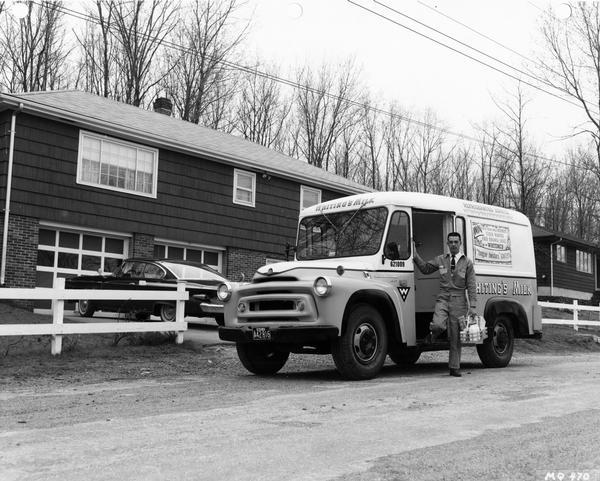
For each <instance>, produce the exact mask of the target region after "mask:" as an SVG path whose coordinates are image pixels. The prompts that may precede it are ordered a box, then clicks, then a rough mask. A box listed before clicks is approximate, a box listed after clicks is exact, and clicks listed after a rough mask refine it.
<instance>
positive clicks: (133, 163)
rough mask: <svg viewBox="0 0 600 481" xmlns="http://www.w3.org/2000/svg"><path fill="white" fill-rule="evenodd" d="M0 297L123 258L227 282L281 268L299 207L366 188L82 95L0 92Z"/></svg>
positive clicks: (109, 266) (231, 139) (230, 139)
mask: <svg viewBox="0 0 600 481" xmlns="http://www.w3.org/2000/svg"><path fill="white" fill-rule="evenodd" d="M0 162H1V164H0V202H2V206H3V207H4V211H3V215H2V225H3V231H2V233H1V235H2V251H1V256H2V265H1V268H0V284H2V285H3V286H8V287H33V286H51V285H52V283H53V281H54V279H56V278H57V277H67V276H72V275H76V274H82V273H95V272H96V271H97V270H98V269H101V270H103V271H104V272H110V271H112V270H113V269H114V268H115V267H116V266H117V265H118V264H119V263H120V262H121V260H122V259H123V258H126V257H129V256H140V257H146V256H157V257H169V258H178V259H188V260H195V261H201V262H204V263H206V264H208V265H210V266H212V267H214V268H216V269H218V270H220V271H221V272H223V273H225V274H226V275H227V276H229V277H231V278H234V279H236V278H239V275H240V274H241V273H244V274H245V275H246V276H249V275H252V273H253V272H254V270H255V269H256V268H257V267H259V266H260V265H263V264H265V262H269V261H271V260H278V259H284V258H285V245H286V243H290V244H293V243H294V240H295V231H296V223H297V218H298V214H299V211H300V209H301V208H303V207H306V206H309V205H312V204H314V203H317V202H320V201H326V200H331V199H334V198H337V197H341V196H345V195H349V194H354V193H359V192H367V191H369V190H370V189H368V188H367V187H365V186H362V185H360V184H357V183H355V182H352V181H350V180H347V179H345V178H343V177H340V176H337V175H334V174H332V173H330V172H326V171H324V170H322V169H319V168H316V167H314V166H311V165H308V164H307V163H305V162H301V161H299V160H296V159H292V158H290V157H287V156H285V155H283V154H280V153H278V152H275V151H273V150H270V149H267V148H265V147H262V146H260V145H257V144H254V143H252V142H248V141H246V140H244V139H241V138H239V137H235V136H232V135H229V134H225V133H222V132H218V131H215V130H211V129H208V128H204V127H201V126H198V125H195V124H192V123H189V122H185V121H182V120H178V119H175V118H172V117H170V116H169V115H164V114H162V113H158V112H153V111H146V110H142V109H140V108H137V107H134V106H131V105H127V104H123V103H120V102H116V101H114V100H110V99H107V98H103V97H99V96H96V95H92V94H89V93H84V92H80V91H73V90H69V91H49V92H32V93H23V94H7V93H0Z"/></svg>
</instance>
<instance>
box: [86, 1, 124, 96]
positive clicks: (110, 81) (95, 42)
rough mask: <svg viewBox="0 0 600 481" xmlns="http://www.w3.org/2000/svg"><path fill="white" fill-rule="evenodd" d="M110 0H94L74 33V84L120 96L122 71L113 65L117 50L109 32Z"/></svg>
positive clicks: (119, 52) (111, 8)
mask: <svg viewBox="0 0 600 481" xmlns="http://www.w3.org/2000/svg"><path fill="white" fill-rule="evenodd" d="M113 11H114V9H113V2H110V1H105V0H97V1H96V11H95V12H94V11H93V10H89V11H88V20H87V21H86V22H85V25H84V31H83V33H81V34H77V33H75V36H76V38H77V41H78V43H79V45H80V48H81V57H80V60H79V69H78V75H77V79H76V86H77V87H81V88H83V90H85V91H86V92H91V93H95V94H97V95H101V96H103V97H111V98H115V99H121V98H123V97H124V92H122V91H121V90H122V89H121V86H122V85H124V83H125V82H124V80H123V71H122V69H121V68H117V66H118V65H119V62H120V60H119V59H120V58H121V57H122V55H121V49H120V47H119V44H118V42H117V41H116V39H115V36H114V35H113V33H112V31H113V30H114V29H115V28H116V27H115V26H114V21H113Z"/></svg>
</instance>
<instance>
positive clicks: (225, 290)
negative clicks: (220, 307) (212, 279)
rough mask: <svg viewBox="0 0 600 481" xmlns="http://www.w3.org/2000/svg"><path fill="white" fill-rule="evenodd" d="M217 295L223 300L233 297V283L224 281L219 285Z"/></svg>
mask: <svg viewBox="0 0 600 481" xmlns="http://www.w3.org/2000/svg"><path fill="white" fill-rule="evenodd" d="M217 297H218V298H219V300H220V301H221V302H227V301H228V300H229V299H231V284H229V283H228V282H223V283H222V284H219V287H217Z"/></svg>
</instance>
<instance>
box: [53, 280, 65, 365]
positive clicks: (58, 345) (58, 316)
mask: <svg viewBox="0 0 600 481" xmlns="http://www.w3.org/2000/svg"><path fill="white" fill-rule="evenodd" d="M52 287H53V288H54V294H53V295H54V296H56V295H57V293H56V291H57V290H64V288H65V279H64V278H63V277H57V278H56V280H55V281H54V285H53V286H52ZM61 295H62V294H61ZM64 313H65V300H64V299H55V298H53V299H52V324H54V325H58V324H62V323H63V317H64ZM51 350H52V355H53V356H56V355H57V354H60V352H61V351H62V335H60V334H52V342H51Z"/></svg>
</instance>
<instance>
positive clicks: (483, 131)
mask: <svg viewBox="0 0 600 481" xmlns="http://www.w3.org/2000/svg"><path fill="white" fill-rule="evenodd" d="M499 136H500V132H499V131H498V128H497V127H496V126H493V125H492V126H491V127H481V128H480V142H479V144H478V145H479V155H478V157H479V165H478V168H479V182H478V184H477V200H478V201H480V202H483V203H485V204H491V205H499V206H504V205H505V200H506V190H507V179H508V174H509V172H510V170H511V168H510V162H507V161H506V159H505V158H501V157H500V151H501V150H502V147H501V145H500V143H499Z"/></svg>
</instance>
